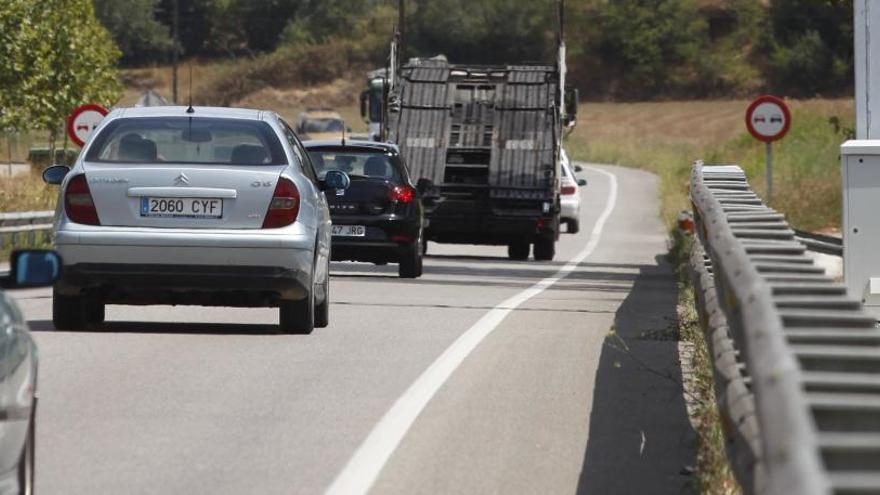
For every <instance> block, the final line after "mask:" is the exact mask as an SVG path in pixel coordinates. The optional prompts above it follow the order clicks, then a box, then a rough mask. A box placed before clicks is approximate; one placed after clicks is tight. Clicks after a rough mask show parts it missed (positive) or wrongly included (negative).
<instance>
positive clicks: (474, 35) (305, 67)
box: [94, 0, 853, 103]
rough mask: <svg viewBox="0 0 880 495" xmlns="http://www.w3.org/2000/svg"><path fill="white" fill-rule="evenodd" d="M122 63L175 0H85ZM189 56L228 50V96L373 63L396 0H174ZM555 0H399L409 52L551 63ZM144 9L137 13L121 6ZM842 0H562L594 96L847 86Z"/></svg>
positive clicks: (164, 47) (831, 90) (158, 36)
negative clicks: (113, 42)
mask: <svg viewBox="0 0 880 495" xmlns="http://www.w3.org/2000/svg"><path fill="white" fill-rule="evenodd" d="M94 1H95V6H96V11H97V14H98V17H99V19H100V20H101V21H102V22H103V23H104V25H105V26H107V28H108V30H109V31H110V32H111V34H112V35H113V36H114V39H115V40H116V42H117V44H118V45H119V47H120V48H121V50H122V63H123V64H124V65H126V66H143V65H145V64H160V65H161V64H167V63H168V61H169V60H170V55H171V53H172V50H175V48H174V47H175V45H174V42H173V41H172V40H171V35H170V26H171V23H172V21H171V19H172V15H171V6H172V4H173V2H172V1H171V0H94ZM178 1H179V4H180V43H179V44H178V45H177V47H176V50H177V52H178V54H179V55H180V56H181V57H183V58H186V59H190V58H194V57H197V58H199V59H201V60H232V61H234V63H233V64H232V65H229V66H228V69H229V70H228V71H227V74H226V75H227V77H225V78H223V79H222V80H219V81H218V82H217V85H216V86H214V87H212V88H205V92H203V93H202V94H203V97H204V98H205V101H206V102H212V103H226V102H228V100H237V99H240V98H242V97H244V96H245V95H247V94H249V93H251V92H254V91H258V90H260V89H262V88H264V87H267V86H275V87H278V86H289V85H293V84H318V83H326V82H330V81H332V80H335V79H338V78H341V77H346V76H347V75H349V74H351V73H352V72H358V73H362V72H363V70H365V69H367V68H372V67H375V66H379V65H383V64H384V63H385V58H386V56H387V42H388V41H389V40H390V38H391V35H392V33H393V32H394V29H395V26H396V24H397V9H396V5H395V4H396V3H397V2H388V1H381V2H380V1H378V0H273V1H266V2H252V1H250V0H178ZM555 5H556V2H555V1H552V0H541V1H537V2H536V1H532V0H482V1H480V2H473V1H469V0H430V1H429V0H407V1H406V2H405V13H406V16H405V19H406V21H405V36H404V39H405V42H406V46H407V49H406V52H405V54H406V55H408V56H410V55H428V56H430V55H435V54H438V53H443V54H446V55H447V56H448V57H449V59H450V60H451V61H453V62H462V63H517V62H524V61H537V60H544V61H552V60H554V56H555V49H556V31H557V25H558V23H557V17H556V9H555ZM132 11H136V12H141V13H143V14H144V15H142V16H140V17H139V18H138V19H136V20H134V21H133V20H132V19H131V16H120V14H119V13H121V12H132ZM852 12H853V10H852V1H851V0H823V1H817V0H769V1H768V0H614V1H613V2H609V1H607V0H568V2H566V10H565V33H566V42H567V45H568V64H569V68H570V82H571V83H572V84H574V85H575V86H577V87H578V88H579V89H580V90H581V94H582V95H584V96H586V97H589V98H591V99H605V98H615V99H620V98H625V99H658V98H661V99H667V98H679V99H693V98H704V97H721V96H723V97H730V96H737V95H749V94H752V93H754V92H756V91H772V92H775V93H779V94H783V95H787V96H799V97H813V96H815V95H817V94H822V95H838V94H845V93H847V92H849V91H851V87H852V72H853V71H852V43H853V42H852Z"/></svg>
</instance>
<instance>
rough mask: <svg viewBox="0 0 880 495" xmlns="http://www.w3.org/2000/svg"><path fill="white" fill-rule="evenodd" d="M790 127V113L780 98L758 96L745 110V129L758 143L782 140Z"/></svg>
mask: <svg viewBox="0 0 880 495" xmlns="http://www.w3.org/2000/svg"><path fill="white" fill-rule="evenodd" d="M789 127H791V113H790V112H789V111H788V106H786V105H785V102H783V101H782V100H781V99H780V98H777V97H775V96H771V95H764V96H759V97H758V98H756V99H755V101H753V102H752V103H751V104H750V105H749V108H748V110H746V128H747V129H748V130H749V133H751V135H752V136H754V137H755V139H757V140H759V141H764V142H765V143H772V142H773V141H777V140H779V139H782V138H783V136H785V134H786V133H787V132H788V128H789Z"/></svg>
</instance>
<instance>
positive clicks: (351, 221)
mask: <svg viewBox="0 0 880 495" xmlns="http://www.w3.org/2000/svg"><path fill="white" fill-rule="evenodd" d="M303 145H304V146H305V148H306V151H307V152H308V153H309V157H310V158H311V161H312V164H313V165H314V167H315V170H316V171H317V172H318V175H319V177H321V178H323V176H324V174H326V173H327V172H328V171H329V170H340V171H343V172H345V173H346V174H348V176H349V177H350V178H351V186H350V187H349V188H348V189H346V190H339V191H337V192H336V193H333V192H328V193H327V202H328V203H329V206H330V217H331V218H332V219H333V243H332V249H331V258H332V259H333V260H334V261H366V262H370V263H376V264H385V263H388V262H392V263H399V269H398V273H399V274H400V276H401V277H404V278H416V277H419V276H421V275H422V254H423V252H424V249H423V231H422V218H423V210H422V200H421V191H419V190H418V189H417V188H416V187H414V186H413V184H412V182H411V181H410V177H409V171H408V170H407V168H406V164H405V163H404V161H403V157H401V156H400V153H398V150H397V146H395V145H393V144H389V143H375V142H370V141H345V142H343V141H337V140H334V141H306V142H305V143H303ZM420 186H421V188H422V189H424V188H425V187H428V186H429V184H427V182H424V183H422V181H420Z"/></svg>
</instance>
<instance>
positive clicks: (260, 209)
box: [43, 107, 349, 333]
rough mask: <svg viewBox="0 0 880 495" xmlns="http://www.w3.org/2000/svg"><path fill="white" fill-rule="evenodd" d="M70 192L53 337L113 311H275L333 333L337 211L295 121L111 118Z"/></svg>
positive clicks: (166, 114) (303, 327)
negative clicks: (333, 219)
mask: <svg viewBox="0 0 880 495" xmlns="http://www.w3.org/2000/svg"><path fill="white" fill-rule="evenodd" d="M43 178H44V180H46V182H48V183H53V184H60V185H61V192H60V198H59V202H58V205H59V206H58V212H57V218H56V222H55V246H56V249H57V250H58V252H59V253H60V254H61V256H62V259H63V260H64V272H63V276H62V278H61V280H60V281H59V282H58V283H57V284H56V285H55V290H54V294H53V296H54V297H53V305H52V310H53V311H52V314H53V321H54V323H55V326H56V328H58V329H60V330H78V329H82V328H84V327H87V326H89V325H97V324H100V323H101V322H103V320H104V305H105V304H108V303H113V304H196V305H206V306H215V305H216V306H248V307H260V306H263V307H278V308H279V309H280V311H279V312H280V324H281V329H282V331H284V332H287V333H309V332H311V331H312V329H313V328H314V327H316V326H317V327H323V326H327V324H328V318H329V315H328V312H329V292H330V277H329V260H330V214H329V211H328V208H327V200H326V198H325V197H324V191H325V190H327V189H331V190H336V189H341V188H345V187H347V186H348V183H349V182H348V177H347V176H346V175H345V174H344V173H342V172H339V173H336V174H332V175H328V176H326V177H325V178H324V179H323V180H319V179H318V177H317V175H316V174H315V171H314V169H313V167H312V165H311V162H310V161H309V158H308V155H307V154H306V153H305V152H304V151H303V148H302V145H301V143H300V141H299V139H298V138H297V137H296V135H295V134H294V132H293V130H292V129H291V127H290V125H288V124H287V123H286V122H284V121H283V120H282V119H281V118H280V117H279V116H278V115H276V114H275V113H273V112H267V111H259V110H245V109H231V108H207V107H196V108H193V107H189V108H187V107H144V108H123V109H117V110H114V111H112V112H111V113H110V114H109V115H107V117H106V118H104V120H103V121H102V122H101V124H100V125H99V127H98V128H97V129H96V130H95V131H94V133H93V136H92V137H91V138H90V140H89V142H88V143H87V144H86V145H85V147H84V148H83V150H82V152H81V153H80V154H79V157H78V158H77V160H76V162H75V163H74V165H73V167H72V168H70V169H69V170H68V169H67V167H63V166H55V167H50V168H48V169H46V171H45V172H44V174H43Z"/></svg>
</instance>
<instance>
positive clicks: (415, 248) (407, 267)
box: [397, 239, 422, 278]
mask: <svg viewBox="0 0 880 495" xmlns="http://www.w3.org/2000/svg"><path fill="white" fill-rule="evenodd" d="M397 273H398V275H400V277H401V278H418V277H421V276H422V242H421V241H420V240H418V239H416V240H415V241H413V242H412V243H410V244H409V245H408V246H407V247H406V248H405V249H404V252H403V256H402V257H401V258H400V265H399V266H398V269H397Z"/></svg>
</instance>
